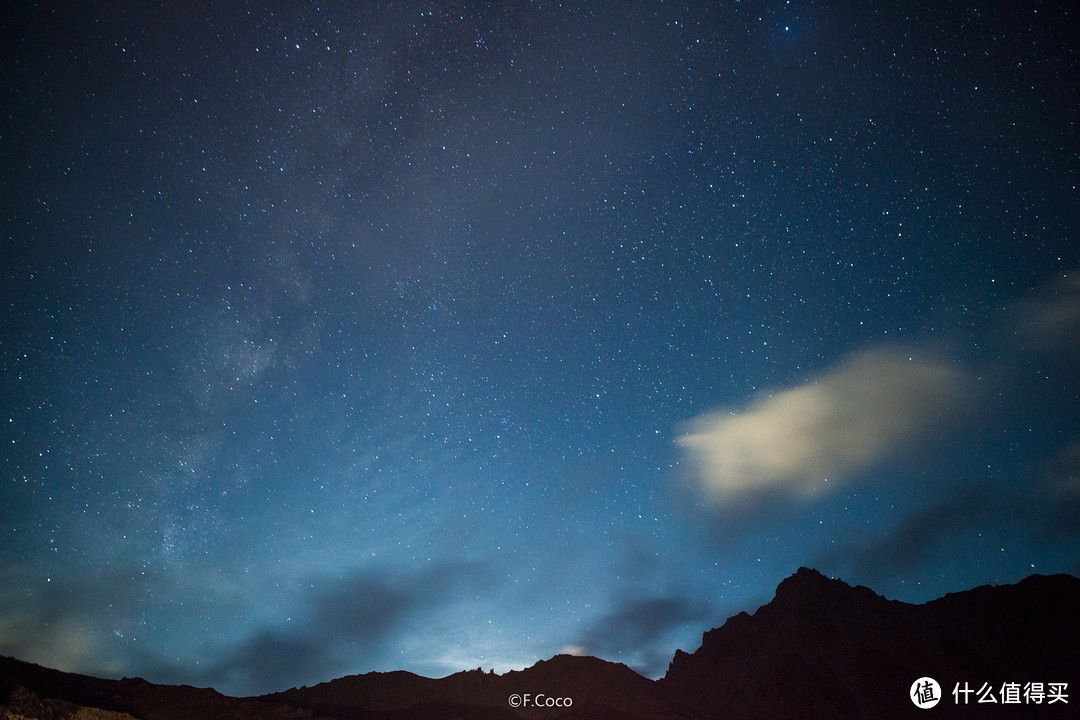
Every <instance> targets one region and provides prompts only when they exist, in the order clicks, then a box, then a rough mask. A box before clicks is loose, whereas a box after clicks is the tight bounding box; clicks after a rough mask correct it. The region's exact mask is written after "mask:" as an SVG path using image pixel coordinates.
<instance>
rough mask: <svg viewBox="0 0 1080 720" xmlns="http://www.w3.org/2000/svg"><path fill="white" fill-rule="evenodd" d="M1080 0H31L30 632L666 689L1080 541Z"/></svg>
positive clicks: (196, 660)
mask: <svg viewBox="0 0 1080 720" xmlns="http://www.w3.org/2000/svg"><path fill="white" fill-rule="evenodd" d="M1068 6H1069V3H1051V2H1025V3H1005V2H998V3H995V2H988V3H983V4H979V5H978V6H977V9H976V7H972V6H969V5H968V4H966V3H951V2H946V3H942V2H927V3H922V2H896V3H886V2H867V3H861V2H859V3H856V2H850V3H846V2H844V3H841V2H824V3H821V2H796V1H795V0H792V1H790V2H751V1H749V0H746V1H744V2H736V1H734V0H725V1H723V2H721V1H719V0H718V1H717V2H711V3H700V4H690V5H686V4H681V3H667V2H665V3H660V2H634V3H621V2H620V3H608V4H605V3H599V2H587V3H580V4H577V3H568V2H567V3H555V2H507V3H490V4H472V3H442V2H400V3H399V2H393V3H373V2H357V3H344V2H342V3H335V2H328V3H322V4H313V3H299V2H260V3H255V2H251V3H244V2H213V3H205V4H201V6H200V4H199V3H190V2H177V3H165V4H159V3H149V2H79V3H70V2H67V3H54V2H43V3H28V2H17V3H15V4H14V5H7V6H5V9H4V10H3V11H2V13H3V15H2V18H0V23H2V30H0V33H2V34H0V47H2V48H3V49H2V50H0V53H2V58H3V59H2V62H0V73H2V78H3V79H2V83H0V111H2V112H0V168H2V170H3V172H2V175H0V207H2V212H0V222H2V223H3V225H2V232H0V241H2V246H0V247H2V250H0V269H2V276H0V277H2V283H0V293H2V312H0V369H2V382H3V390H2V398H3V401H2V406H0V407H2V410H3V415H2V416H0V426H2V431H0V447H2V453H0V465H2V468H3V473H2V475H0V482H2V485H0V488H2V489H0V654H5V655H13V656H16V657H18V658H20V659H23V660H29V661H33V662H38V663H41V664H45V665H49V666H52V667H58V668H61V669H65V670H72V671H78V672H85V673H92V674H98V675H104V676H110V677H120V676H123V675H126V676H135V675H139V676H142V677H146V678H147V679H149V680H152V681H155V682H183V683H190V684H194V685H211V686H213V687H216V688H218V689H219V690H222V691H223V692H227V693H230V694H254V693H259V692H268V691H273V690H281V689H285V688H287V687H290V686H294V685H301V684H313V683H315V682H319V681H323V680H329V679H331V678H334V677H337V676H341V675H344V674H349V673H358V672H368V671H372V670H392V669H404V670H411V671H413V672H416V673H420V674H423V675H427V676H432V677H440V676H443V675H447V674H449V673H451V672H455V671H458V670H463V669H469V668H476V667H483V668H484V669H485V670H487V669H490V668H493V669H495V670H496V671H497V672H504V671H506V670H510V669H515V668H522V667H525V666H528V665H531V664H533V663H534V662H536V661H537V660H539V659H543V658H547V657H550V656H552V655H554V654H556V653H559V652H576V653H586V654H591V655H596V656H598V657H602V658H605V659H608V660H613V661H617V662H624V663H626V664H628V665H630V666H631V667H633V668H635V669H637V670H638V671H639V672H642V673H643V674H646V675H649V676H652V677H656V676H659V675H661V674H663V672H664V671H665V670H666V668H667V662H668V661H669V659H670V658H671V655H672V653H673V652H674V650H675V649H676V648H683V649H685V650H688V651H692V650H694V649H696V647H697V646H698V643H699V642H700V636H701V633H702V631H704V630H706V629H708V628H711V627H715V626H718V625H720V624H721V623H722V622H723V620H724V619H725V618H726V617H728V616H729V615H732V614H735V613H737V612H738V611H740V610H749V611H752V610H754V609H755V608H756V607H757V606H758V605H759V604H761V603H763V602H765V601H767V600H768V599H769V598H771V596H772V593H773V591H774V589H775V586H776V584H777V583H778V582H780V581H781V580H782V579H783V578H785V577H787V576H788V575H790V574H792V573H793V572H794V571H795V570H796V569H797V568H798V567H799V566H800V565H807V566H812V567H816V568H818V569H820V570H821V571H822V572H824V573H826V574H829V575H832V576H836V577H841V578H842V579H844V580H845V581H847V582H849V583H852V584H864V585H868V586H870V587H871V588H873V589H874V590H876V591H878V592H880V593H882V594H884V595H885V596H887V597H890V598H896V599H900V600H905V601H909V602H922V601H925V600H928V599H931V598H934V597H938V596H940V595H942V594H944V593H946V592H952V591H957V590H962V589H967V588H970V587H974V586H976V585H980V584H986V583H1007V582H1015V581H1017V580H1020V579H1021V578H1023V577H1025V576H1027V575H1029V574H1032V573H1058V572H1071V573H1074V574H1076V573H1078V572H1080V412H1078V411H1080V373H1077V372H1076V367H1077V366H1078V364H1080V240H1078V233H1080V212H1078V210H1080V202H1078V201H1080V197H1078V191H1077V184H1078V180H1080V134H1078V125H1077V122H1078V117H1080V115H1078V114H1077V108H1078V107H1080V102H1078V100H1080V97H1078V85H1077V78H1080V59H1078V57H1077V48H1078V47H1080V32H1078V30H1080V24H1078V22H1077V17H1076V13H1075V12H1071V11H1070V9H1069V8H1068Z"/></svg>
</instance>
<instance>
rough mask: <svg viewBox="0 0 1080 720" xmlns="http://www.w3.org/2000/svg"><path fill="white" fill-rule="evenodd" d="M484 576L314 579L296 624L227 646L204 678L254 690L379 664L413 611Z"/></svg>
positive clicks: (470, 572)
mask: <svg viewBox="0 0 1080 720" xmlns="http://www.w3.org/2000/svg"><path fill="white" fill-rule="evenodd" d="M485 577H486V574H485V571H484V569H483V568H482V567H481V566H478V565H475V564H469V563H460V562H451V563H445V564H437V565H434V566H432V567H430V568H425V569H423V570H420V571H416V572H412V573H400V572H397V573H395V572H388V571H383V570H368V571H362V572H358V573H356V574H354V575H351V576H348V577H344V578H337V579H333V580H328V579H325V578H323V579H320V580H318V581H315V582H314V583H313V584H314V586H315V588H314V590H313V591H312V593H311V594H310V595H309V596H307V597H306V598H305V604H304V607H303V608H301V610H300V611H299V612H298V613H297V615H298V617H297V618H296V619H295V620H290V621H288V622H287V623H278V624H276V625H273V626H266V627H263V628H261V629H259V630H257V631H256V632H254V633H252V634H251V635H249V636H248V637H247V638H246V639H245V640H243V641H242V642H240V643H239V644H237V645H234V646H233V647H231V648H230V649H229V650H228V651H227V652H226V654H225V659H224V660H223V661H222V662H221V663H219V664H217V665H216V666H214V667H212V668H211V669H210V670H209V671H208V672H207V673H206V677H207V678H218V679H219V680H217V681H216V682H218V688H219V689H221V688H226V689H228V688H245V689H250V690H249V691H255V692H271V691H274V690H283V689H285V688H287V687H289V686H290V685H295V684H296V683H298V682H299V683H313V682H320V681H325V680H328V679H331V678H334V677H338V676H341V675H344V674H348V673H350V672H356V671H357V668H371V667H373V666H377V665H378V664H379V661H380V659H381V658H382V657H383V654H384V653H385V652H386V651H387V646H388V645H389V644H390V643H391V642H392V641H393V639H394V638H395V637H398V636H402V635H405V634H408V633H409V632H410V631H411V630H413V629H415V626H414V625H413V623H414V622H415V621H417V620H418V619H419V617H420V613H421V612H422V611H423V610H425V609H428V608H436V607H440V606H443V605H444V604H447V603H452V601H453V600H454V599H455V598H460V597H461V596H462V594H463V593H465V592H466V591H468V590H470V589H474V588H475V587H476V586H477V584H478V583H482V582H483V581H484V578H485Z"/></svg>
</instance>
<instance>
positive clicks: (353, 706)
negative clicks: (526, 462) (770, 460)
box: [0, 568, 1080, 720]
mask: <svg viewBox="0 0 1080 720" xmlns="http://www.w3.org/2000/svg"><path fill="white" fill-rule="evenodd" d="M1078 613H1080V580H1078V579H1077V578H1074V577H1072V576H1069V575H1055V576H1039V575H1034V576H1032V577H1029V578H1027V579H1025V580H1023V581H1021V582H1019V583H1017V584H1015V585H1005V586H999V587H989V586H984V587H979V588H975V589H974V590H968V591H965V592H960V593H955V594H951V595H947V596H945V597H943V598H941V599H939V600H933V601H931V602H928V603H924V604H922V605H910V604H907V603H902V602H897V601H894V600H886V599H885V598H883V597H881V596H879V595H876V594H875V593H874V592H873V591H871V590H869V589H867V588H865V587H854V588H853V587H851V586H849V585H847V584H845V583H843V582H841V581H839V580H830V579H828V578H826V577H824V576H823V575H821V574H819V573H817V572H816V571H813V570H807V569H805V568H803V569H800V570H799V571H798V572H797V573H795V575H793V576H792V577H790V578H788V579H786V580H784V581H783V582H782V583H781V584H780V586H779V587H778V588H777V590H776V596H775V598H774V599H773V600H772V601H771V602H769V603H768V604H766V605H764V606H762V607H761V608H759V609H758V610H757V612H756V613H754V614H753V615H748V614H746V613H740V614H739V615H736V616H735V617H732V618H730V619H729V620H728V621H727V622H726V623H724V625H723V626H722V627H720V628H717V629H715V630H710V631H708V632H706V633H705V634H704V636H703V637H702V644H701V647H700V648H699V649H698V650H697V651H695V652H693V653H690V654H688V653H684V652H682V651H677V652H676V653H675V657H674V659H673V660H672V662H671V665H670V667H669V669H668V672H667V674H666V675H665V676H664V677H663V678H661V679H660V680H656V681H654V680H649V679H647V678H644V677H641V676H640V675H638V674H637V673H635V672H634V671H632V670H631V669H629V668H627V667H626V666H625V665H620V664H616V663H610V662H606V661H603V660H598V659H596V658H592V657H571V656H567V655H559V656H556V657H554V658H551V659H550V660H543V661H540V662H538V663H536V664H535V665H533V666H532V667H529V668H526V669H525V670H521V671H514V672H508V673H505V674H502V675H496V674H493V673H484V672H482V671H480V670H471V671H466V672H460V673H456V674H454V675H450V676H448V677H445V678H439V679H432V678H425V677H421V676H418V675H414V674H412V673H407V672H391V673H368V674H366V675H354V676H349V677H344V678H340V679H338V680H333V681H330V682H327V683H322V684H319V685H315V686H313V687H309V688H308V687H306V688H299V689H292V690H287V691H285V692H281V693H274V694H272V695H265V696H262V697H257V698H232V697H228V696H225V695H222V694H220V693H218V692H216V691H214V690H210V689H203V688H193V687H188V686H175V685H154V684H151V683H148V682H146V681H144V680H141V679H124V680H102V679H98V678H93V677H88V676H85V675H75V674H71V673H63V672H60V671H57V670H50V669H47V668H43V667H40V666H37V665H33V664H30V663H25V662H21V661H19V660H15V659H11V658H0V711H3V712H5V713H6V714H5V715H2V716H0V717H2V718H3V719H4V720H8V718H49V719H54V718H57V719H58V718H76V717H77V718H101V719H103V720H118V719H121V718H128V717H134V718H140V719H142V720H158V719H160V720H173V719H176V720H179V719H181V718H184V719H189V720H193V719H194V720H197V719H199V718H215V719H217V718H221V719H225V718H267V719H269V720H273V719H276V718H282V719H284V718H291V719H294V720H299V719H301V718H325V719H327V720H330V719H333V720H346V719H350V720H352V719H355V720H412V719H414V718H424V719H425V720H428V719H429V720H451V719H453V718H468V719H469V720H513V719H515V718H551V719H553V720H554V719H556V718H558V719H560V720H573V719H581V720H585V719H589V720H614V719H621V720H657V719H661V718H664V719H678V718H685V719H687V720H712V719H716V720H743V719H747V720H748V719H750V718H804V719H807V720H812V719H814V718H885V719H887V718H908V717H920V718H925V717H942V718H944V717H973V718H997V717H1002V718H1005V717H1007V718H1028V717H1038V718H1043V717H1078V716H1080V616H1078ZM924 676H929V677H932V678H934V679H935V680H936V681H937V682H938V683H939V687H940V689H939V690H938V691H937V693H936V695H935V696H936V697H938V698H939V702H938V704H937V706H936V707H935V708H932V709H928V710H924V709H920V708H918V707H916V706H915V705H914V704H913V702H912V700H911V699H910V697H911V691H912V685H913V683H914V682H915V681H916V680H917V679H919V678H921V677H924ZM954 691H955V692H954ZM967 691H970V692H967ZM1074 693H1075V696H1074ZM980 700H982V701H983V702H980ZM990 700H993V701H994V702H990ZM513 703H516V706H514V704H513Z"/></svg>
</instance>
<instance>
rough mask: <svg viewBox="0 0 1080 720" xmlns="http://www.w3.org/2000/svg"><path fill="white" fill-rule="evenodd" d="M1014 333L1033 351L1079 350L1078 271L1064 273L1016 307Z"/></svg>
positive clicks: (1079, 273)
mask: <svg viewBox="0 0 1080 720" xmlns="http://www.w3.org/2000/svg"><path fill="white" fill-rule="evenodd" d="M1013 327H1014V332H1015V335H1016V337H1017V338H1018V340H1019V341H1020V343H1021V345H1022V346H1023V347H1024V348H1025V349H1027V350H1031V351H1036V352H1061V351H1070V350H1071V351H1072V352H1076V350H1077V349H1078V348H1080V271H1074V272H1072V273H1067V274H1064V275H1062V276H1061V277H1059V278H1058V279H1056V280H1055V281H1053V282H1052V283H1050V284H1049V285H1048V286H1047V287H1045V288H1043V290H1042V291H1041V292H1039V293H1038V294H1036V295H1035V296H1034V297H1032V298H1029V299H1027V300H1025V301H1023V302H1020V303H1018V304H1017V305H1016V307H1015V320H1014V322H1013Z"/></svg>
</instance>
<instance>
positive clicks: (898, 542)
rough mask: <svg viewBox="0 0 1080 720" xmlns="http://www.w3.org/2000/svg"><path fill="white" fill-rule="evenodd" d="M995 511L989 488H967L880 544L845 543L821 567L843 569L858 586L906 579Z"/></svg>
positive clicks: (908, 519)
mask: <svg viewBox="0 0 1080 720" xmlns="http://www.w3.org/2000/svg"><path fill="white" fill-rule="evenodd" d="M993 510H994V507H993V502H992V500H991V499H990V494H989V493H988V492H987V489H986V488H980V487H975V486H967V487H964V488H961V489H960V490H959V491H958V492H956V493H955V494H954V495H952V496H951V497H949V498H947V499H946V500H945V501H943V502H941V503H938V504H935V505H932V506H930V507H928V508H925V509H923V510H921V511H918V512H914V513H912V514H910V515H906V516H904V517H902V518H901V519H900V521H899V522H898V523H897V524H896V525H895V526H894V527H893V528H892V529H891V530H890V531H888V532H887V533H886V534H885V536H884V537H882V538H881V539H880V540H878V541H877V542H865V541H862V542H853V543H845V544H844V545H843V546H841V547H840V548H838V549H834V550H830V551H829V552H826V553H824V554H823V555H822V556H821V557H820V558H819V560H818V563H817V564H819V565H820V566H821V567H837V566H840V567H843V568H845V572H847V573H848V574H849V575H850V577H853V578H858V579H859V582H871V583H873V582H883V581H885V580H888V579H891V578H896V577H907V576H909V575H910V574H911V573H912V572H913V571H915V570H916V569H918V568H920V567H924V566H925V565H926V564H927V563H932V562H934V561H935V560H940V555H941V553H942V552H944V551H947V548H949V547H950V545H951V541H952V539H953V538H955V536H956V535H957V534H958V533H961V532H963V531H964V529H966V528H970V527H972V526H973V525H975V524H976V523H978V522H979V521H980V520H984V519H986V518H987V517H988V516H990V515H991V514H992V512H993Z"/></svg>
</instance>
